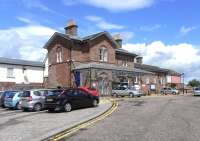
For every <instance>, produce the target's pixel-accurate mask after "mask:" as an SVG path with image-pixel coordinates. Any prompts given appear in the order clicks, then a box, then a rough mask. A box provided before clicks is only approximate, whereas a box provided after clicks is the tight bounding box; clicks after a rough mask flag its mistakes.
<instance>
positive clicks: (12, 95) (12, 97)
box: [4, 91, 22, 110]
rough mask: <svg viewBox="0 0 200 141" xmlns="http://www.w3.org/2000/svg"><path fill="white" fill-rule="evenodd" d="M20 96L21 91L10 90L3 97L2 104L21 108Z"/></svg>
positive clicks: (7, 106)
mask: <svg viewBox="0 0 200 141" xmlns="http://www.w3.org/2000/svg"><path fill="white" fill-rule="evenodd" d="M21 96H22V91H10V92H8V93H7V94H6V96H5V98H4V105H5V107H6V108H14V109H17V110H19V109H21V103H20V100H21Z"/></svg>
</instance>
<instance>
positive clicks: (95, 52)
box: [89, 37, 115, 64]
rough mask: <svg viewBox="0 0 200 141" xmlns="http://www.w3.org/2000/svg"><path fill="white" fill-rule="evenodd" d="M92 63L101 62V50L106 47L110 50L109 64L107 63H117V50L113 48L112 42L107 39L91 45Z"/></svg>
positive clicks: (96, 41)
mask: <svg viewBox="0 0 200 141" xmlns="http://www.w3.org/2000/svg"><path fill="white" fill-rule="evenodd" d="M90 46H91V47H90V52H89V56H90V61H91V62H92V61H95V62H96V61H97V62H98V61H99V49H100V48H101V47H102V46H104V47H106V48H107V50H108V62H107V63H112V64H114V63H115V49H114V48H113V46H112V44H111V42H110V41H109V40H108V39H107V38H104V37H102V38H99V39H97V40H95V41H92V42H91V43H90Z"/></svg>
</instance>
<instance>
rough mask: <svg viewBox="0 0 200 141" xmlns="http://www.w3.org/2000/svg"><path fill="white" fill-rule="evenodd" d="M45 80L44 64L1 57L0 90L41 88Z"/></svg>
mask: <svg viewBox="0 0 200 141" xmlns="http://www.w3.org/2000/svg"><path fill="white" fill-rule="evenodd" d="M43 78H44V64H43V62H35V61H26V60H19V59H9V58H2V57H0V90H5V89H17V88H20V89H23V88H26V87H41V86H42V84H43Z"/></svg>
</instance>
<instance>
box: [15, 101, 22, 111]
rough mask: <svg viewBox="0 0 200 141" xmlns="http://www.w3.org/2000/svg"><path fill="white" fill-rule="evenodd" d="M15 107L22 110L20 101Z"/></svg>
mask: <svg viewBox="0 0 200 141" xmlns="http://www.w3.org/2000/svg"><path fill="white" fill-rule="evenodd" d="M15 109H16V110H21V105H20V104H19V102H18V103H17V104H16V106H15Z"/></svg>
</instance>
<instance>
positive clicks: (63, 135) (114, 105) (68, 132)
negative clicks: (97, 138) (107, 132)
mask: <svg viewBox="0 0 200 141" xmlns="http://www.w3.org/2000/svg"><path fill="white" fill-rule="evenodd" d="M107 100H108V99H107ZM109 101H111V102H112V106H111V107H110V108H109V109H108V110H106V111H105V112H104V113H102V114H101V115H99V116H97V117H94V118H92V119H90V120H88V121H86V122H83V123H80V124H78V125H75V126H73V127H71V128H69V129H66V130H64V131H62V132H60V133H58V134H57V135H54V136H53V137H52V138H51V140H53V141H59V140H61V139H63V138H66V137H68V136H69V135H71V134H73V133H75V132H77V131H79V130H80V129H83V128H86V127H88V126H91V125H92V124H94V123H96V122H98V121H100V120H103V119H105V118H106V117H107V116H109V115H111V114H112V113H113V112H114V111H115V110H116V109H117V107H118V103H117V102H116V100H113V99H109Z"/></svg>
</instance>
